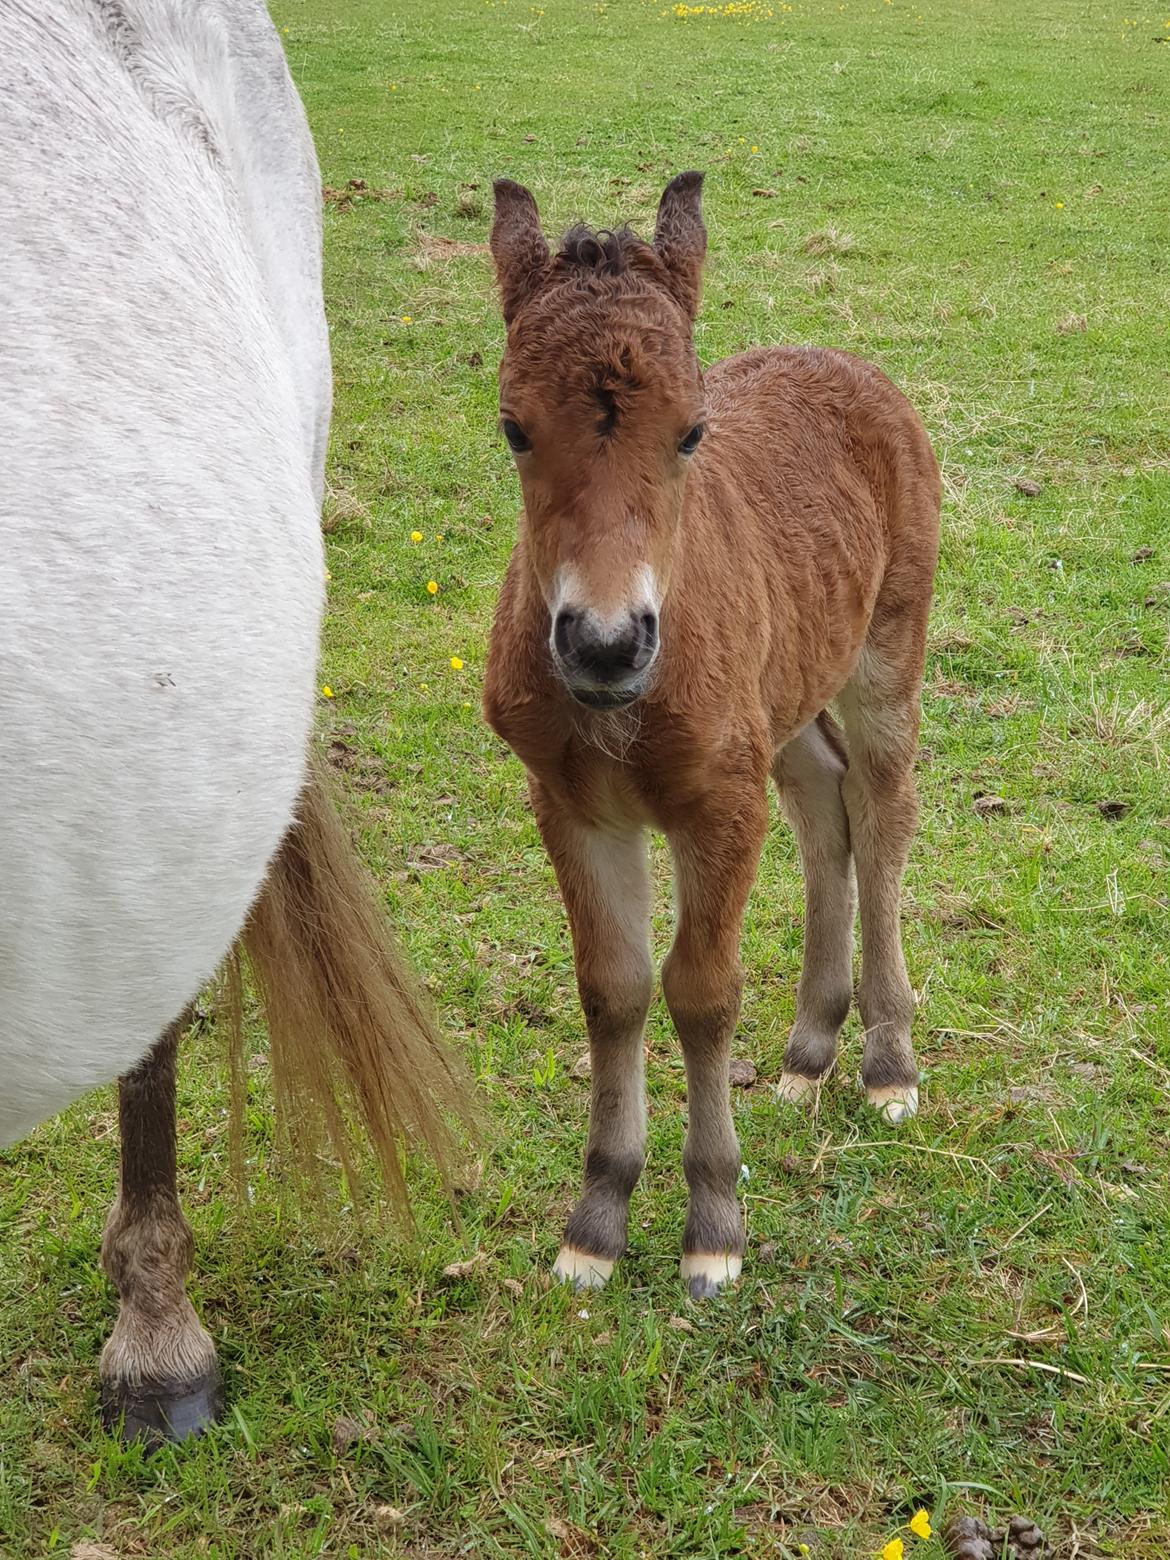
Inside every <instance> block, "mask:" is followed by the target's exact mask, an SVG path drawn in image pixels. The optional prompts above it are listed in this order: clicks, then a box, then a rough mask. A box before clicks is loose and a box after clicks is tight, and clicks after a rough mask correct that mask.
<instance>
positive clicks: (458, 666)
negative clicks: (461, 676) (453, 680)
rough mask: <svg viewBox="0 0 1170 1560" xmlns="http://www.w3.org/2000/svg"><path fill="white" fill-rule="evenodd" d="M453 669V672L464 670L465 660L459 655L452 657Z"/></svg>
mask: <svg viewBox="0 0 1170 1560" xmlns="http://www.w3.org/2000/svg"><path fill="white" fill-rule="evenodd" d="M451 670H452V671H453V672H461V671H462V670H463V662H462V661H461V660H460V659H459V657H458V656H457V655H453V656H452V657H451Z"/></svg>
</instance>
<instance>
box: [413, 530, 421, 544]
mask: <svg viewBox="0 0 1170 1560" xmlns="http://www.w3.org/2000/svg"><path fill="white" fill-rule="evenodd" d="M410 539H411V541H412V542H421V541H422V532H421V531H412V532H411V533H410Z"/></svg>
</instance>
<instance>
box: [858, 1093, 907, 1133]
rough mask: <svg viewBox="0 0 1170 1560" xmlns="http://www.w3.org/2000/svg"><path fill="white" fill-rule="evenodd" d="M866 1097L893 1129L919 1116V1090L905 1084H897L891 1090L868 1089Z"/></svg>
mask: <svg viewBox="0 0 1170 1560" xmlns="http://www.w3.org/2000/svg"><path fill="white" fill-rule="evenodd" d="M865 1097H866V1099H867V1100H868V1101H869V1103H870V1104H871V1105H872V1106H873V1108H874V1110H876V1111H877V1113H878V1115H879V1116H881V1117H882V1119H883V1120H884V1121H888V1122H889V1124H890V1126H892V1127H896V1126H898V1124H899V1123H900V1122H903V1121H909V1119H910V1117H911V1116H916V1115H917V1114H918V1090H917V1089H916V1088H914V1087H912V1086H911V1087H910V1088H907V1087H906V1085H905V1084H895V1085H894V1086H893V1087H891V1088H885V1089H867V1090H866V1091H865Z"/></svg>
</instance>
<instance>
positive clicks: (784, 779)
mask: <svg viewBox="0 0 1170 1560" xmlns="http://www.w3.org/2000/svg"><path fill="white" fill-rule="evenodd" d="M845 768H846V765H845V756H844V746H843V741H842V739H841V736H840V733H839V732H838V730H837V728H836V726H835V725H834V724H833V722H832V721H831V719H830V717H829V716H828V715H821V716H819V717H818V718H817V720H815V721H814V722H813V723H812V724H811V725H810V726H806V727H805V729H804V730H803V731H802V732H801V733H800V734H799V736H796V737H793V739H792V740H791V742H788V743H786V744H785V746H784V747H783V748H782V749H781V750H780V752H779V753H777V755H776V760H775V764H774V765H773V769H772V773H773V776H774V777H775V780H776V784H777V787H778V788H779V791H780V800H781V803H782V804H783V807H784V811H785V812H786V813H787V815H788V818H789V821H790V822H791V824H792V827H793V830H794V831H795V834H796V843H797V846H798V848H799V850H800V865H801V869H802V871H803V873H804V967H803V969H802V971H801V976H800V986H799V989H798V991H797V994H796V1020H795V1022H794V1023H793V1026H792V1032H791V1034H790V1035H789V1036H788V1045H787V1047H786V1048H785V1052H784V1072H783V1074H782V1075H781V1078H780V1086H779V1093H780V1097H781V1098H782V1099H787V1100H799V1099H802V1098H803V1097H804V1096H805V1095H807V1094H809V1093H812V1092H814V1091H815V1090H816V1088H817V1086H818V1085H819V1084H820V1082H821V1081H822V1079H823V1078H825V1076H826V1075H827V1074H828V1073H829V1072H830V1071H831V1069H832V1067H833V1064H834V1063H835V1062H836V1060H837V1036H838V1034H839V1033H840V1030H841V1025H842V1024H843V1023H844V1022H845V1018H846V1015H847V1014H848V1012H849V1004H850V1002H851V1001H852V1000H853V919H854V915H855V911H856V905H855V900H854V894H853V861H852V856H851V854H850V848H849V819H848V817H847V815H846V812H845V801H844V798H843V797H842V795H841V782H842V780H843V779H844V776H845Z"/></svg>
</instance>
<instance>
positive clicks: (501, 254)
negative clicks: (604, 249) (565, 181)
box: [490, 179, 548, 325]
mask: <svg viewBox="0 0 1170 1560" xmlns="http://www.w3.org/2000/svg"><path fill="white" fill-rule="evenodd" d="M492 189H493V191H494V192H495V197H496V211H495V216H494V217H493V218H492V233H491V239H490V248H491V252H492V259H493V260H494V261H495V263H496V280H497V281H498V282H499V284H500V301H501V303H502V304H503V308H504V324H505V325H510V324H511V323H512V321H513V319H514V318H515V317H516V315H517V314H518V313H519V311H520V309H521V308H522V307H523V305H524V303H525V301H526V300H527V299H528V297H529V296H530V295H531V294H532V292H533V291H534V290H535V288H536V284H537V282H538V281H539V280H540V273H541V271H543V269H544V267H545V266H546V265H547V264H548V244H547V243H546V242H545V238H544V233H543V232H542V231H541V227H540V213H539V212H538V211H537V209H536V202H535V200H533V198H532V191H531V190H526V189H525V188H524V186H523V185H522V184H516V183H514V182H513V181H512V180H511V179H496V180H495V181H494V182H493V184H492Z"/></svg>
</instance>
